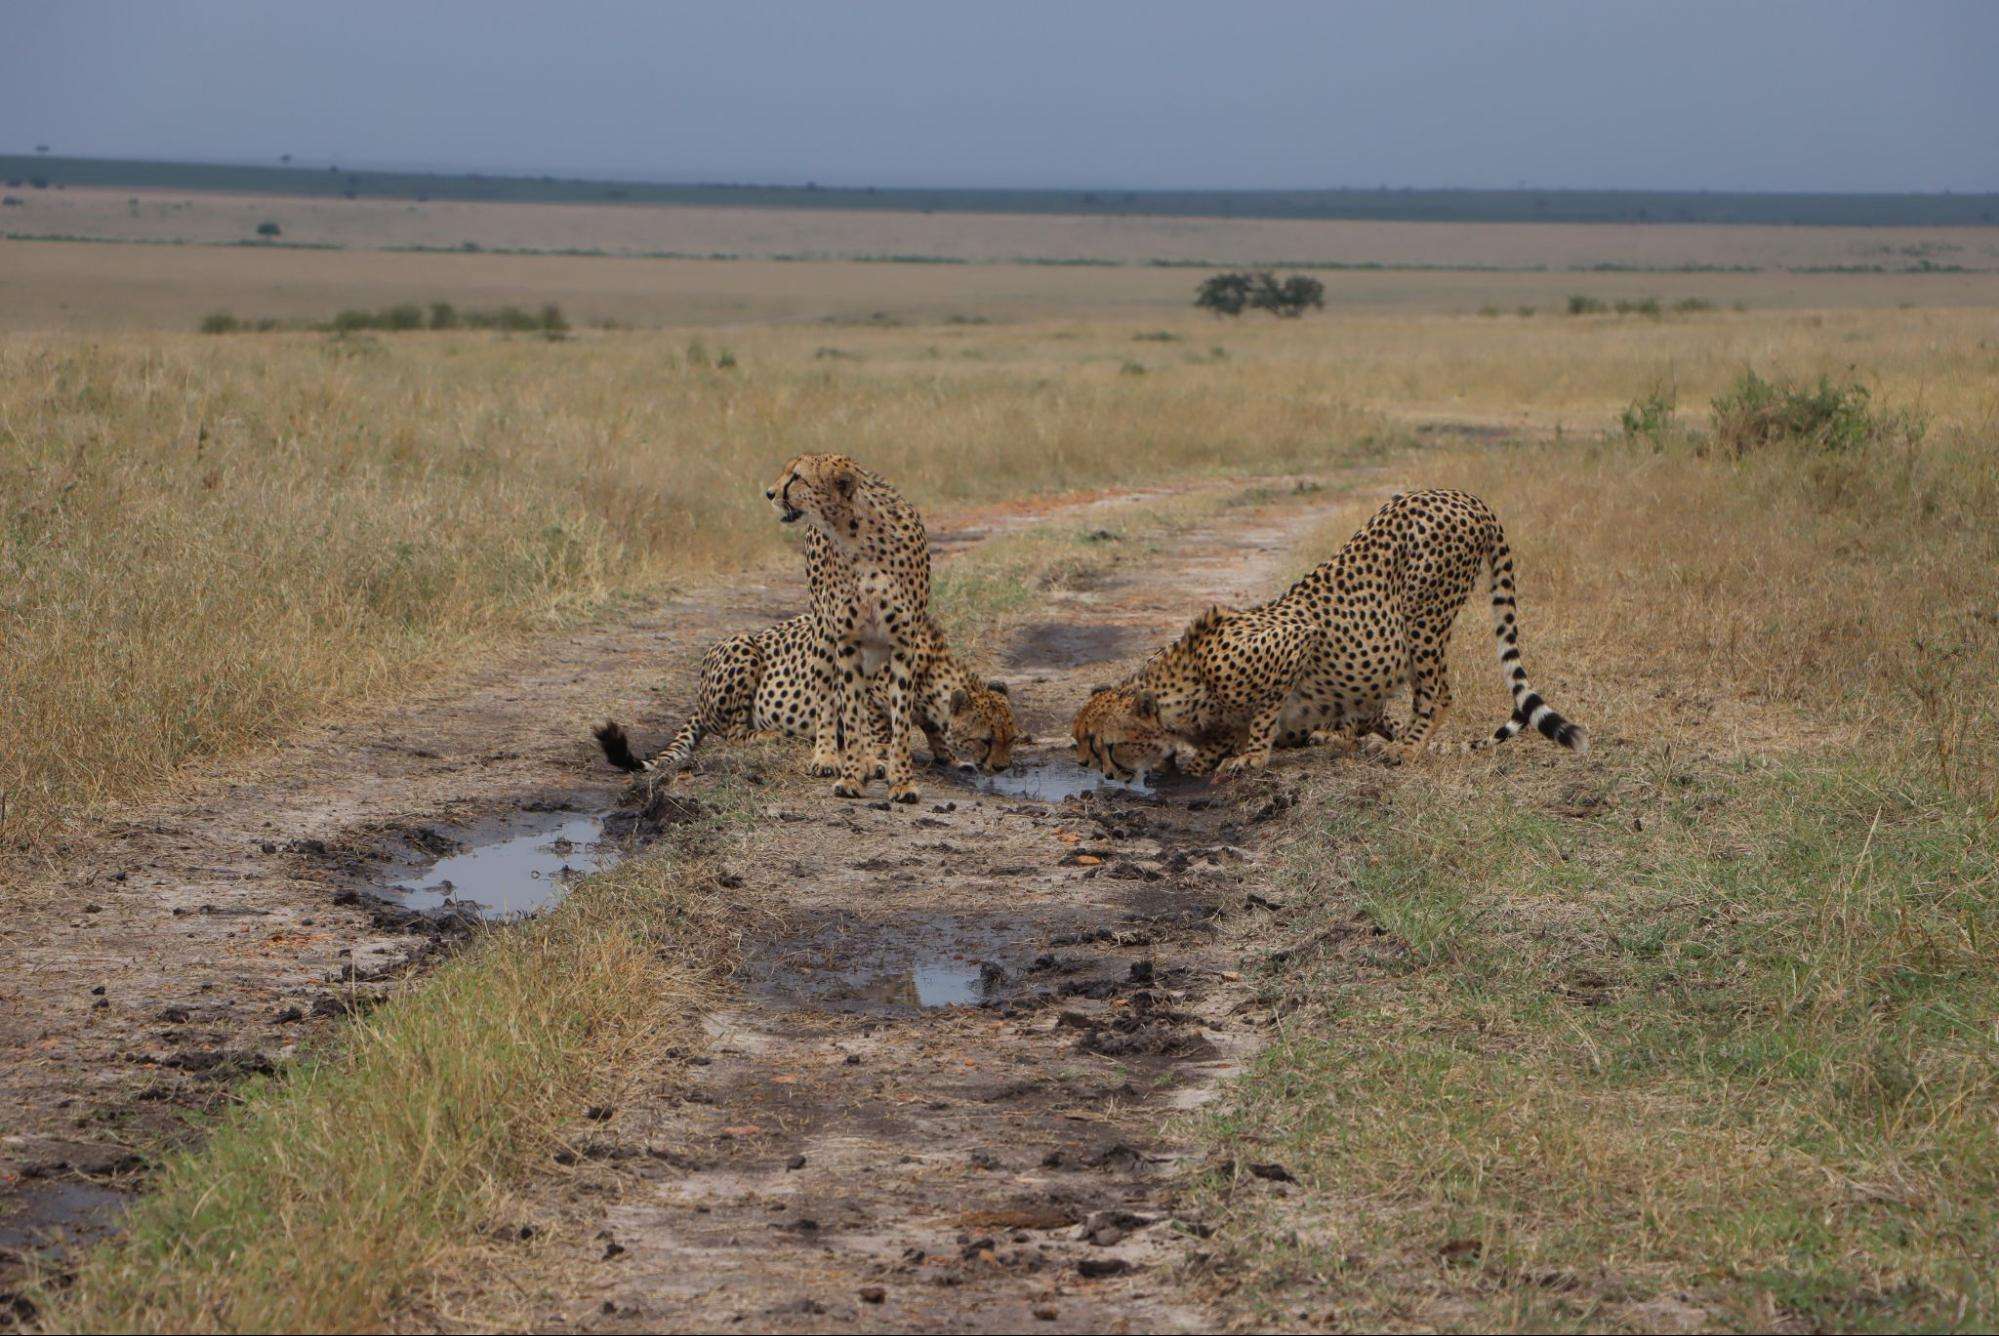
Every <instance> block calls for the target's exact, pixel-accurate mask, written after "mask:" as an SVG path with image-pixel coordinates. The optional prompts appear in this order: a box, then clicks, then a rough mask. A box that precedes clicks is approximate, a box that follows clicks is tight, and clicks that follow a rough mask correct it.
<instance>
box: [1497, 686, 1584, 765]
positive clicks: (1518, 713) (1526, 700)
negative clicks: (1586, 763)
mask: <svg viewBox="0 0 1999 1336" xmlns="http://www.w3.org/2000/svg"><path fill="white" fill-rule="evenodd" d="M1513 717H1514V718H1515V719H1518V720H1521V721H1522V722H1523V723H1525V724H1527V725H1528V726H1529V727H1531V728H1532V729H1533V730H1534V731H1535V732H1536V733H1539V734H1540V735H1541V736H1542V737H1544V738H1546V739H1548V741H1550V742H1554V743H1559V744H1560V745H1562V746H1564V747H1567V748H1568V749H1569V750H1570V751H1572V752H1586V751H1588V750H1589V733H1588V732H1587V731H1585V730H1584V728H1583V726H1582V725H1581V724H1573V723H1570V722H1569V721H1568V720H1567V719H1564V718H1563V717H1562V716H1561V715H1559V714H1557V713H1556V712H1555V709H1554V707H1553V706H1551V705H1549V704H1548V703H1547V702H1546V701H1544V700H1542V699H1541V697H1540V695H1539V693H1537V692H1533V691H1529V692H1528V693H1527V694H1526V695H1524V696H1522V697H1521V699H1520V704H1519V707H1518V708H1517V709H1516V710H1515V711H1514V715H1513Z"/></svg>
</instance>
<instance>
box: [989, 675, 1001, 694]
mask: <svg viewBox="0 0 1999 1336" xmlns="http://www.w3.org/2000/svg"><path fill="white" fill-rule="evenodd" d="M986 690H987V691H990V692H992V693H993V694H994V695H998V696H1004V695H1006V683H1004V682H1002V681H1000V680H999V679H998V678H997V677H995V678H994V679H993V680H992V681H990V682H988V683H986Z"/></svg>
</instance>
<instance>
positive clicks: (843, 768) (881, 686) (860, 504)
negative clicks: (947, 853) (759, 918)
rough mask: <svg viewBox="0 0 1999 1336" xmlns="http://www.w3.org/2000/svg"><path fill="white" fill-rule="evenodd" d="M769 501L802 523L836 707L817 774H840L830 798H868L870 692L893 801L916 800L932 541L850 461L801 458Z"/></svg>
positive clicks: (889, 492) (929, 644)
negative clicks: (919, 685)
mask: <svg viewBox="0 0 1999 1336" xmlns="http://www.w3.org/2000/svg"><path fill="white" fill-rule="evenodd" d="M764 497H765V499H767V500H768V501H769V502H770V503H771V506H772V507H773V508H774V509H775V510H776V511H777V514H778V519H779V520H780V521H781V522H783V523H785V524H795V523H797V522H798V521H799V520H801V519H802V520H805V521H806V522H807V524H808V526H809V528H808V530H807V533H806V540H805V574H806V582H807V584H808V585H809V586H810V587H811V592H812V611H813V613H814V615H815V616H816V617H817V618H818V623H819V626H820V628H821V629H822V632H823V635H824V649H825V653H824V655H823V656H822V657H820V658H817V659H815V660H814V662H815V664H816V665H817V666H818V670H819V671H820V672H821V673H822V674H823V686H824V693H823V694H824V696H825V698H826V699H829V700H830V701H831V702H832V703H833V706H834V708H832V709H830V710H827V711H824V712H823V713H822V714H821V716H820V719H819V723H818V734H817V737H816V739H815V741H814V744H813V752H812V754H813V768H814V769H815V770H816V771H818V772H819V773H822V774H825V773H833V772H835V771H837V773H838V774H839V779H838V781H837V782H836V783H835V784H834V785H833V792H834V793H835V794H836V795H838V796H840V797H843V798H858V797H860V796H861V795H862V794H863V793H865V792H866V791H867V783H868V778H869V775H870V773H871V771H872V769H873V767H872V765H871V764H870V760H871V753H872V749H871V748H870V747H867V746H865V745H857V744H859V741H860V739H862V738H863V737H865V736H867V735H868V730H869V725H868V722H867V718H868V712H869V703H870V700H871V693H872V692H875V691H877V690H878V691H879V692H880V700H881V709H882V713H883V717H884V719H885V720H886V725H887V729H888V739H889V741H888V746H887V747H886V748H885V750H884V753H883V756H882V770H883V774H884V777H885V778H886V779H887V780H888V796H889V797H890V798H891V799H893V800H895V801H897V802H915V801H916V799H917V796H918V790H917V786H916V780H915V777H914V775H913V773H912V771H911V766H910V759H909V742H908V738H909V727H910V723H911V721H912V719H913V718H914V710H913V706H912V701H913V694H914V681H915V674H916V671H917V667H918V664H919V663H920V661H921V660H922V659H923V658H924V656H926V655H929V654H933V653H935V652H936V650H937V649H938V648H939V644H938V641H937V638H936V628H935V627H934V626H933V625H932V624H931V621H930V539H929V536H928V535H927V534H926V533H925V532H924V528H923V519H922V517H921V516H919V515H918V514H917V513H916V510H915V508H914V507H913V506H911V505H910V504H909V503H908V502H907V501H905V500H903V498H902V494H901V493H899V492H897V491H896V490H895V488H894V487H892V486H890V485H889V484H888V483H887V482H886V481H884V480H883V479H882V478H880V477H879V476H877V475H876V474H874V473H871V472H869V471H868V470H867V469H864V468H862V467H861V466H860V465H859V464H857V463H855V462H854V461H853V460H851V459H849V458H847V457H846V456H845V455H800V456H798V457H797V458H796V459H793V460H792V461H791V462H790V463H789V464H787V465H785V467H784V471H783V472H782V473H780V474H779V475H778V478H777V481H776V482H775V483H773V484H771V486H770V487H769V488H767V489H766V490H765V491H764Z"/></svg>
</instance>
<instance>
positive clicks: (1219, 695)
mask: <svg viewBox="0 0 1999 1336" xmlns="http://www.w3.org/2000/svg"><path fill="white" fill-rule="evenodd" d="M1481 570H1483V571H1485V572H1486V576H1487V582H1488V585H1489V588H1490V592H1491V596H1492V618H1493V636H1494V638H1495V641H1496V643H1497V646H1498V649H1499V663H1500V671H1501V673H1502V674H1503V675H1504V677H1505V679H1506V684H1507V688H1508V690H1509V691H1511V693H1512V695H1513V713H1512V716H1511V717H1510V718H1509V719H1508V720H1507V721H1506V722H1505V723H1504V724H1502V725H1501V726H1500V727H1499V729H1498V730H1497V731H1496V732H1494V733H1493V734H1492V735H1491V736H1490V737H1487V738H1482V739H1480V740H1478V741H1476V742H1471V743H1466V744H1463V745H1462V746H1461V747H1459V748H1456V749H1455V750H1458V751H1464V752H1469V751H1477V750H1480V749H1482V748H1485V747H1491V746H1495V745H1497V744H1498V743H1501V742H1504V741H1506V740H1507V739H1508V738H1510V737H1512V736H1513V735H1514V734H1516V733H1518V732H1520V731H1521V730H1522V729H1523V728H1528V727H1531V728H1533V729H1535V730H1536V731H1537V732H1539V733H1541V734H1542V735H1543V736H1544V737H1547V738H1550V739H1552V740H1554V741H1555V742H1558V743H1560V744H1561V745H1562V746H1564V747H1568V748H1570V749H1571V750H1574V751H1582V750H1584V749H1585V748H1586V747H1587V745H1588V735H1587V734H1586V733H1585V732H1584V731H1583V729H1582V728H1581V727H1580V726H1579V725H1576V724H1572V723H1570V722H1569V721H1568V720H1567V719H1564V718H1563V717H1562V716H1561V715H1560V714H1558V713H1556V712H1555V710H1554V709H1553V708H1552V707H1551V706H1549V705H1548V704H1547V702H1545V701H1543V700H1542V699H1541V697H1540V696H1539V695H1538V694H1536V693H1535V691H1534V689H1533V688H1532V687H1531V686H1529V685H1528V683H1527V670H1526V669H1525V668H1524V667H1522V666H1521V663H1520V634H1519V625H1518V615H1517V614H1518V608H1517V605H1516V603H1515V598H1514V585H1513V573H1514V566H1513V554H1512V550H1511V549H1510V548H1508V547H1507V544H1506V535H1505V533H1504V531H1503V530H1502V529H1501V528H1500V524H1499V518H1498V516H1496V515H1494V514H1493V512H1492V508H1491V507H1490V506H1488V505H1486V503H1485V502H1483V501H1481V500H1479V498H1477V497H1475V496H1471V495H1469V494H1467V493H1464V492H1454V491H1423V492H1412V493H1409V494H1407V495H1403V496H1397V497H1395V498H1394V499H1393V500H1391V501H1390V502H1389V503H1388V504H1387V505H1385V506H1383V507H1382V508H1381V509H1380V510H1379V511H1377V512H1376V513H1375V515H1374V517H1373V518H1372V519H1370V520H1369V521H1368V522H1367V523H1366V524H1365V525H1364V526H1362V528H1361V529H1360V531H1359V532H1358V533H1356V534H1355V535H1354V536H1353V537H1352V538H1351V539H1350V540H1348V542H1347V544H1346V545H1345V546H1344V547H1342V548H1341V549H1340V551H1339V552H1338V553H1337V554H1336V555H1335V556H1334V557H1333V558H1332V560H1330V561H1327V562H1324V563H1322V564H1321V565H1320V566H1318V567H1317V568H1316V569H1315V570H1313V571H1312V572H1311V573H1310V574H1308V575H1306V576H1305V577H1304V578H1303V579H1301V580H1299V581H1298V582H1297V583H1296V584H1294V585H1293V586H1291V588H1290V589H1289V590H1287V591H1285V593H1284V594H1283V595H1282V596H1281V597H1279V598H1277V599H1274V600H1272V601H1271V602H1269V603H1266V604H1263V605H1262V606H1260V607H1257V608H1252V609H1250V610H1248V611H1246V612H1238V611H1235V610H1233V609H1228V608H1211V609H1210V610H1209V611H1208V612H1207V613H1205V614H1204V615H1203V616H1201V617H1200V618H1199V619H1198V620H1196V621H1195V622H1194V623H1193V625H1191V626H1189V627H1188V628H1187V631H1186V633H1185V634H1184V635H1182V636H1181V637H1180V639H1179V640H1177V641H1175V642H1174V643H1173V644H1171V645H1169V646H1167V647H1166V648H1165V649H1163V650H1161V651H1159V652H1158V653H1157V654H1155V655H1153V656H1152V658H1151V659H1150V660H1148V661H1147V663H1146V664H1145V666H1144V667H1142V668H1141V669H1140V670H1139V671H1138V672H1137V673H1135V674H1133V676H1132V677H1130V678H1129V679H1127V680H1126V681H1125V682H1123V683H1120V684H1119V685H1117V686H1115V687H1108V688H1102V689H1100V690H1099V691H1098V692H1096V693H1095V694H1093V695H1092V696H1091V698H1090V700H1089V702H1088V703H1086V704H1085V705H1084V706H1083V708H1082V710H1081V711H1079V712H1078V714H1077V716H1076V719H1075V724H1074V727H1073V733H1074V737H1075V743H1076V756H1077V760H1078V761H1080V762H1081V763H1083V764H1085V765H1090V766H1094V767H1095V768H1097V769H1098V770H1101V771H1102V772H1103V773H1104V774H1106V775H1110V776H1112V777H1114V778H1120V779H1128V778H1132V777H1133V776H1135V775H1138V774H1142V773H1144V772H1145V771H1148V770H1159V769H1163V768H1164V767H1166V766H1167V765H1169V764H1171V765H1174V766H1177V767H1178V768H1179V769H1181V770H1183V771H1185V772H1187V773H1189V774H1214V775H1215V776H1216V777H1217V778H1220V777H1222V776H1225V775H1228V774H1232V773H1236V772H1239V771H1242V770H1247V769H1253V768H1257V767H1261V766H1263V765H1266V764H1268V763H1269V760H1270V752H1271V749H1272V748H1273V747H1275V746H1281V745H1284V744H1286V743H1292V744H1296V743H1300V742H1305V741H1310V742H1331V743H1335V744H1339V745H1341V746H1344V747H1348V748H1351V747H1353V746H1355V745H1356V744H1358V743H1360V742H1361V741H1362V740H1363V739H1365V740H1366V741H1367V742H1368V743H1369V744H1370V745H1378V739H1384V738H1385V739H1389V740H1391V741H1392V743H1393V750H1394V752H1395V754H1396V755H1398V756H1402V757H1406V756H1410V755H1413V754H1415V753H1416V752H1418V751H1419V750H1421V749H1423V748H1424V747H1425V746H1426V745H1432V744H1430V735H1431V733H1432V732H1433V731H1434V730H1435V728H1436V726H1437V723H1438V721H1439V720H1440V719H1441V718H1442V716H1443V714H1444V711H1445V710H1446V709H1447V708H1448V707H1449V705H1450V700H1451V689H1450V680H1449V676H1448V672H1447V668H1446V664H1445V656H1446V652H1447V651H1448V649H1449V648H1450V640H1451V628H1452V624H1453V622H1454V621H1455V620H1456V618H1457V614H1458V610H1459V609H1460V608H1462V607H1463V606H1464V603H1465V599H1466V598H1467V597H1469V595H1470V594H1471V591H1472V589H1473V587H1474V584H1475V582H1476V579H1477V577H1478V574H1479V572H1480V571H1481ZM1404 682H1407V683H1409V684H1410V688H1411V702H1410V719H1409V722H1408V723H1407V724H1406V725H1403V726H1401V727H1400V728H1396V727H1393V726H1391V725H1390V724H1389V722H1388V721H1387V719H1386V718H1385V709H1384V707H1385V700H1386V697H1387V695H1388V693H1389V692H1390V691H1392V690H1394V689H1395V688H1396V687H1398V686H1400V685H1401V684H1402V683H1404ZM1435 749H1436V750H1443V749H1442V748H1435Z"/></svg>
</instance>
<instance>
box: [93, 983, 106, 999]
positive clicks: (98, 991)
mask: <svg viewBox="0 0 1999 1336" xmlns="http://www.w3.org/2000/svg"><path fill="white" fill-rule="evenodd" d="M90 995H91V996H92V997H103V996H104V985H103V984H101V983H100V984H98V985H97V987H95V988H93V989H91V990H90Z"/></svg>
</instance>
